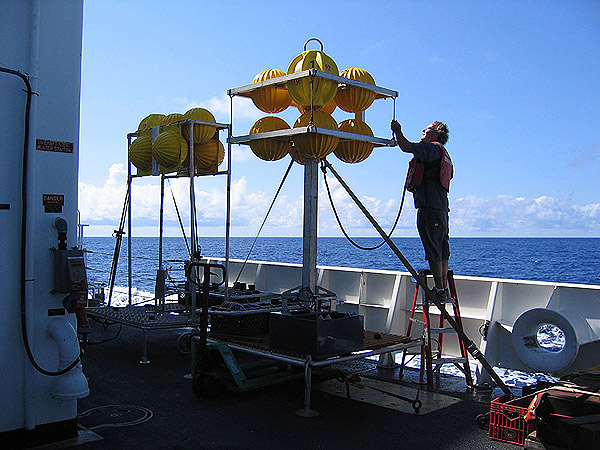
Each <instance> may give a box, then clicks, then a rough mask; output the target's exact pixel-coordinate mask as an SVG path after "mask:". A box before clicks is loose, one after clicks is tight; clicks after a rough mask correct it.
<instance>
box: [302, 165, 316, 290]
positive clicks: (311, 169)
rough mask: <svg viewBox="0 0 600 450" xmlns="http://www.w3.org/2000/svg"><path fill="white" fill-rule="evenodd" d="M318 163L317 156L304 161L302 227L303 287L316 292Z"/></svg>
mask: <svg viewBox="0 0 600 450" xmlns="http://www.w3.org/2000/svg"><path fill="white" fill-rule="evenodd" d="M318 164H319V160H318V159H315V158H306V159H305V161H304V212H303V217H304V223H303V228H302V287H303V288H309V289H310V290H311V291H312V292H313V293H316V284H317V210H318V194H319V184H318Z"/></svg>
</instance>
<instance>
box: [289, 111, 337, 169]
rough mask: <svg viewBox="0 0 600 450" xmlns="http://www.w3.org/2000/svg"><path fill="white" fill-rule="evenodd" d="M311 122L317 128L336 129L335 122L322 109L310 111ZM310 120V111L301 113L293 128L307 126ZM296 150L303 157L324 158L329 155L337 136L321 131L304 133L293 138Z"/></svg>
mask: <svg viewBox="0 0 600 450" xmlns="http://www.w3.org/2000/svg"><path fill="white" fill-rule="evenodd" d="M312 117H313V124H314V126H315V127H317V128H328V129H330V130H337V129H338V127H337V122H336V121H335V119H334V118H333V117H331V115H329V114H327V113H324V112H323V111H314V112H313V113H312ZM310 120H311V112H310V111H308V112H305V113H304V114H302V115H301V116H300V117H299V118H298V120H296V123H295V124H294V128H301V127H307V126H308V125H309V123H310ZM293 140H294V145H295V147H296V150H298V151H299V152H300V153H301V154H302V156H304V157H305V158H318V159H321V158H325V157H326V156H327V155H329V154H330V153H331V152H332V151H334V150H335V148H336V147H337V145H338V141H339V139H338V137H337V136H329V135H327V134H321V133H305V134H302V135H299V136H295V137H294V138H293Z"/></svg>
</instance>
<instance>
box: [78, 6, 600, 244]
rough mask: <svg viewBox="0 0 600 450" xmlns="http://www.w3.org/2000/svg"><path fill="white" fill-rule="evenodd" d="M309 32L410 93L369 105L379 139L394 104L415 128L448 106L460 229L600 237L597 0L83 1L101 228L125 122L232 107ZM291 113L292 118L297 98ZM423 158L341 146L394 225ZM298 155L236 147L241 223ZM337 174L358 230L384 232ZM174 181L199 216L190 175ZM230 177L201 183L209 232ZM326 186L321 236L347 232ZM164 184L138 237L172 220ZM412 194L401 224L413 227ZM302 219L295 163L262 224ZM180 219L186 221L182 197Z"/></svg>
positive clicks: (236, 208)
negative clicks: (270, 157)
mask: <svg viewBox="0 0 600 450" xmlns="http://www.w3.org/2000/svg"><path fill="white" fill-rule="evenodd" d="M311 37H317V38H319V39H320V40H321V41H322V42H323V44H324V50H325V52H326V53H327V54H328V55H329V56H331V57H332V58H333V59H334V60H335V61H336V63H337V65H338V68H339V69H340V70H342V69H345V68H348V67H361V68H363V69H366V70H368V71H369V72H370V73H371V74H372V75H373V77H374V78H375V81H376V83H377V84H378V85H379V86H382V87H386V88H389V89H394V90H397V91H398V92H399V97H398V99H397V100H396V102H395V105H394V103H393V102H392V101H391V100H378V101H376V102H375V104H374V106H372V107H371V108H369V109H368V110H367V111H366V122H367V123H368V124H369V125H370V126H371V128H372V129H373V131H374V133H375V135H376V136H379V137H390V129H389V123H390V120H391V119H392V117H393V116H394V114H395V116H396V118H397V119H398V120H399V121H400V122H401V123H402V125H403V129H404V132H405V134H406V136H407V137H408V138H409V139H411V140H418V139H419V137H420V135H421V134H420V131H421V130H422V128H423V127H424V126H426V125H427V124H429V123H430V122H432V121H434V120H442V121H444V122H446V123H447V124H448V125H449V127H450V141H449V142H448V145H447V148H448V150H449V152H450V154H451V155H452V158H453V161H454V164H455V179H454V180H453V182H452V186H451V193H450V204H451V213H450V218H451V220H450V227H451V235H452V236H595V237H598V236H600V178H599V177H598V174H599V173H600V126H599V123H600V122H599V120H598V119H599V117H598V116H599V111H600V87H599V85H600V83H599V82H600V62H599V61H600V58H598V54H599V51H598V50H599V49H600V2H598V1H518V2H515V1H505V2H491V1H476V2H475V1H473V2H471V1H444V2H442V1H440V2H423V1H419V2H405V1H393V2H392V1H378V2H373V3H372V6H371V4H369V6H365V3H364V2H358V1H352V0H350V1H343V2H341V1H340V2H338V1H319V2H316V1H303V2H302V3H301V4H298V5H297V6H295V7H294V6H293V4H291V3H290V4H288V3H285V2H268V1H256V2H250V3H249V2H242V1H222V2H208V1H172V2H164V1H128V2H123V1H97V0H96V1H94V0H88V1H86V2H85V13H84V40H83V67H82V69H83V70H82V94H81V106H82V107H81V141H80V149H81V150H80V210H81V212H82V220H83V221H84V222H86V223H89V224H90V225H91V226H90V228H89V229H88V230H87V234H88V235H108V234H109V233H110V232H111V231H112V230H113V229H114V228H115V227H116V226H117V225H118V222H119V218H120V214H121V208H122V202H123V195H124V189H125V188H124V186H125V178H126V176H125V174H126V158H127V151H126V134H127V133H128V132H132V131H135V130H136V129H137V126H138V123H139V122H140V120H141V119H142V118H143V117H145V116H146V115H148V114H150V113H163V114H169V113H172V112H180V113H183V112H185V111H186V110H188V109H189V108H190V107H194V106H202V107H205V108H208V109H209V110H211V112H213V114H214V115H215V117H216V118H217V120H218V121H219V122H229V97H227V95H226V91H227V89H230V88H233V87H238V86H242V85H245V84H249V83H250V82H251V81H252V79H253V78H254V76H255V75H256V74H257V73H259V72H260V71H262V70H264V69H268V68H278V69H281V70H284V71H285V70H286V69H287V66H288V64H289V63H290V61H291V60H292V59H293V58H294V57H295V56H296V55H297V54H299V53H300V52H301V51H302V50H303V45H304V42H305V41H306V40H307V39H309V38H311ZM309 48H316V47H314V46H313V47H309ZM394 109H395V112H394ZM234 112H235V115H234V120H233V133H234V135H245V134H247V133H248V131H249V129H250V127H251V125H252V124H253V123H254V121H256V120H257V119H258V118H260V117H262V116H264V115H265V114H264V113H262V112H261V111H259V110H258V109H257V108H255V107H254V106H253V105H252V103H251V102H249V101H245V100H243V99H236V100H235V103H234ZM333 115H334V117H335V118H336V120H338V122H339V121H341V120H344V119H346V118H349V117H351V116H350V115H349V114H347V113H345V112H343V111H340V110H339V109H338V110H336V111H335V112H334V114H333ZM279 116H280V117H282V118H284V119H285V120H286V121H287V122H288V123H289V124H290V125H292V124H293V122H294V121H295V119H296V118H297V116H298V113H297V111H296V110H293V111H292V109H291V108H288V110H286V111H284V112H283V113H281V114H279ZM223 142H224V138H223ZM409 159H410V158H409V155H407V154H404V153H402V152H401V151H400V150H399V149H398V148H397V147H396V148H379V149H376V150H375V151H374V153H373V154H372V155H371V157H369V159H367V160H366V161H365V162H363V163H360V164H355V165H349V164H345V163H342V162H341V161H338V160H337V159H336V158H335V157H333V156H332V157H330V161H331V162H332V164H333V165H334V166H335V167H336V169H337V170H338V172H340V174H341V175H342V176H343V177H344V179H345V180H346V181H347V182H348V184H349V185H350V186H351V187H352V188H353V189H354V191H355V192H356V193H357V195H359V196H360V197H361V198H362V199H363V200H364V202H365V204H366V205H367V207H368V208H369V209H370V210H371V211H372V212H373V214H374V215H375V216H376V217H377V218H378V220H380V222H381V223H382V225H383V226H384V227H389V226H390V224H391V223H392V222H393V219H394V217H395V215H396V213H397V208H398V204H399V200H400V197H401V189H402V184H403V181H404V177H405V173H406V167H407V163H408V160H409ZM287 164H288V159H287V158H286V159H285V160H282V161H278V162H264V161H262V160H259V159H258V158H256V157H255V156H254V155H253V154H252V153H251V152H250V150H249V148H248V147H246V146H241V147H236V146H234V147H233V158H232V166H233V190H232V192H233V211H232V226H233V228H232V233H233V235H234V236H236V235H237V236H253V235H255V233H256V231H257V230H258V227H259V226H260V223H261V221H262V219H263V217H264V214H265V212H266V211H267V208H268V206H269V203H270V201H271V199H272V197H273V195H274V193H275V190H276V189H277V186H278V184H279V181H280V179H281V177H282V175H283V173H284V171H285V168H286V167H287ZM330 181H331V184H332V187H333V191H334V199H335V202H336V206H337V207H338V209H339V211H340V213H341V215H342V217H343V220H344V222H345V224H346V226H347V227H348V230H349V231H350V233H351V234H352V235H354V236H369V235H371V236H372V235H375V232H374V231H373V230H372V229H371V228H370V226H369V225H368V223H367V221H366V220H365V219H364V218H363V217H362V216H361V214H360V212H359V211H358V210H357V209H356V208H355V207H353V205H352V204H351V201H350V199H349V198H348V197H347V196H346V195H345V194H344V192H343V191H342V189H341V188H340V186H339V185H337V184H336V183H335V182H334V180H330ZM171 185H172V187H173V190H174V193H175V196H176V198H177V199H178V204H179V207H180V209H181V210H182V212H183V214H184V216H185V215H186V214H187V206H186V203H187V202H186V196H187V193H186V190H187V187H186V185H185V181H175V182H172V183H171ZM224 187H225V179H224V177H203V178H201V179H199V180H197V183H196V192H197V196H198V198H199V205H200V206H199V222H200V225H201V228H200V231H201V234H203V235H207V236H219V235H222V234H223V226H224V212H225V208H224V195H225V194H224ZM324 192H325V191H324V189H321V196H320V199H319V202H320V212H319V214H320V222H319V233H320V235H322V236H338V235H340V232H339V229H338V227H337V225H336V224H335V221H334V219H333V215H332V213H331V208H330V206H329V204H328V200H327V198H326V197H325V196H324ZM158 193H159V188H158V182H157V179H156V178H152V177H149V178H146V179H142V180H140V179H138V180H136V182H135V190H134V197H133V198H134V226H135V228H136V230H135V233H134V234H135V235H156V234H157V217H158V202H159V194H158ZM167 195H169V197H170V194H167ZM410 197H411V196H409V197H407V204H406V206H405V208H404V211H403V213H402V219H401V221H400V225H399V228H398V230H397V231H396V233H395V236H399V237H400V236H415V235H416V233H415V229H414V228H415V226H414V209H413V208H412V198H410ZM184 220H185V219H184ZM301 224H302V167H300V166H298V165H295V167H294V169H293V170H292V172H291V174H290V178H289V180H288V181H287V182H286V185H285V186H284V188H283V190H282V193H281V196H280V198H279V199H278V202H277V204H276V206H275V208H274V211H273V213H272V216H271V220H270V221H269V222H268V224H267V226H266V227H265V230H264V232H263V233H264V235H270V236H300V235H301ZM166 225H167V233H168V234H172V235H178V234H179V231H178V223H177V219H176V216H175V214H174V212H173V208H172V207H171V206H170V204H169V206H168V208H167V222H166Z"/></svg>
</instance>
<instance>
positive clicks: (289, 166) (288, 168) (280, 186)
mask: <svg viewBox="0 0 600 450" xmlns="http://www.w3.org/2000/svg"><path fill="white" fill-rule="evenodd" d="M293 165H294V160H293V159H292V160H291V161H290V163H289V164H288V166H287V169H286V170H285V173H284V174H283V178H282V179H281V182H280V183H279V187H278V188H277V192H275V196H274V197H273V200H272V201H271V206H269V209H268V210H267V214H266V215H265V218H264V219H263V221H262V224H261V225H260V228H259V229H258V233H256V237H255V238H254V242H252V245H251V246H250V250H249V251H248V254H247V255H246V259H245V260H244V263H243V264H242V267H241V268H240V271H239V273H238V274H237V277H236V279H235V281H234V283H233V285H234V286H235V284H236V283H237V282H238V281H239V279H240V276H241V275H242V271H243V270H244V267H245V266H246V263H247V262H248V259H249V258H250V254H251V253H252V250H253V249H254V245H255V244H256V241H257V240H258V236H259V235H260V232H261V231H262V229H263V227H264V226H265V223H267V219H268V217H269V214H270V213H271V209H273V205H274V204H275V201H276V200H277V197H278V196H279V193H280V192H281V188H282V187H283V183H285V180H286V178H287V176H288V174H289V173H290V169H291V168H292V166H293Z"/></svg>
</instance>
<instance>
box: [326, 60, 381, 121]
mask: <svg viewBox="0 0 600 450" xmlns="http://www.w3.org/2000/svg"><path fill="white" fill-rule="evenodd" d="M340 77H344V78H349V79H351V80H356V81H361V82H363V83H367V84H372V85H375V80H374V79H373V77H372V76H371V74H370V73H369V72H367V71H366V70H364V69H359V68H357V67H351V68H350V69H346V70H342V71H341V72H340ZM334 101H335V104H336V105H337V106H339V107H340V108H341V109H343V110H344V111H346V112H350V113H357V112H361V111H364V110H365V109H367V108H368V107H369V106H371V105H372V104H373V102H374V101H375V92H373V91H369V90H367V89H363V88H359V87H356V86H352V87H347V88H340V89H338V91H337V93H336V94H335V99H334Z"/></svg>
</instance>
